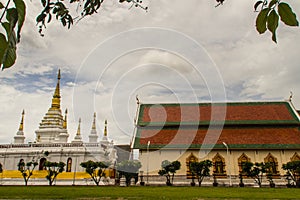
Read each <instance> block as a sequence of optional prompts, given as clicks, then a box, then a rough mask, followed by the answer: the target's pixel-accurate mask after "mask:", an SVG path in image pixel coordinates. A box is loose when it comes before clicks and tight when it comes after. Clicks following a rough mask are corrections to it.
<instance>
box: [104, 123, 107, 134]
mask: <svg viewBox="0 0 300 200" xmlns="http://www.w3.org/2000/svg"><path fill="white" fill-rule="evenodd" d="M104 124H105V127H104V136H107V120H105V123H104Z"/></svg>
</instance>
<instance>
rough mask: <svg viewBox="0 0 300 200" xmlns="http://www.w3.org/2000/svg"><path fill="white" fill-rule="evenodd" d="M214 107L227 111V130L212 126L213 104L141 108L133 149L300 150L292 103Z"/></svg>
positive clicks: (299, 134)
mask: <svg viewBox="0 0 300 200" xmlns="http://www.w3.org/2000/svg"><path fill="white" fill-rule="evenodd" d="M214 106H215V107H214V108H213V109H215V110H214V112H216V113H217V114H218V113H221V112H222V109H223V110H224V108H226V115H225V116H226V117H225V123H224V127H223V126H213V127H210V126H209V125H210V118H211V111H212V106H211V104H183V105H179V104H162V105H154V104H143V105H141V107H140V113H139V119H138V127H137V133H136V136H135V140H134V145H133V147H134V148H139V149H143V148H144V149H145V148H147V143H148V141H150V142H151V147H150V148H162V147H165V148H166V147H167V148H181V147H182V148H200V147H201V145H202V144H203V143H205V145H214V144H216V145H215V148H225V146H224V145H223V142H225V143H227V144H228V145H230V146H231V148H275V149H286V148H297V149H300V131H299V118H298V116H297V114H296V112H295V111H294V110H293V108H292V107H291V105H290V104H289V103H288V102H253V103H227V104H224V103H218V104H214ZM225 106H226V107H225ZM182 113H183V114H182ZM182 115H183V116H182ZM215 119H216V121H218V120H222V119H221V118H218V115H217V117H216V118H215ZM204 138H205V140H204ZM204 141H205V142H204ZM166 145H167V146H166ZM205 145H204V146H205Z"/></svg>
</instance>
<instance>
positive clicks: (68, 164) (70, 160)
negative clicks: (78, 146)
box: [66, 158, 72, 172]
mask: <svg viewBox="0 0 300 200" xmlns="http://www.w3.org/2000/svg"><path fill="white" fill-rule="evenodd" d="M71 169H72V158H68V160H67V170H66V172H71Z"/></svg>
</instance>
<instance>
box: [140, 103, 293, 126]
mask: <svg viewBox="0 0 300 200" xmlns="http://www.w3.org/2000/svg"><path fill="white" fill-rule="evenodd" d="M212 113H214V114H213V117H212ZM211 120H214V121H224V120H225V123H231V124H232V123H234V124H241V123H242V124H243V123H245V124H249V123H250V124H252V123H266V122H268V123H298V122H299V120H298V119H297V117H296V115H295V113H294V112H293V111H292V110H291V107H290V105H289V103H288V102H251V103H227V104H225V103H215V104H142V105H141V108H140V115H139V120H138V123H139V125H140V126H143V125H149V123H150V125H158V124H165V125H174V124H180V123H181V124H183V123H190V124H191V123H199V122H200V123H206V124H209V122H210V121H211Z"/></svg>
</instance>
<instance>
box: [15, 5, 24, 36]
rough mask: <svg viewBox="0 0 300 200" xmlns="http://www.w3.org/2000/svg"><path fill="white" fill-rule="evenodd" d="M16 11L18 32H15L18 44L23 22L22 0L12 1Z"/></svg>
mask: <svg viewBox="0 0 300 200" xmlns="http://www.w3.org/2000/svg"><path fill="white" fill-rule="evenodd" d="M14 3H15V6H16V9H17V11H18V31H17V42H20V38H21V30H22V26H23V24H24V21H25V16H26V6H25V3H24V1H23V0H14Z"/></svg>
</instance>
